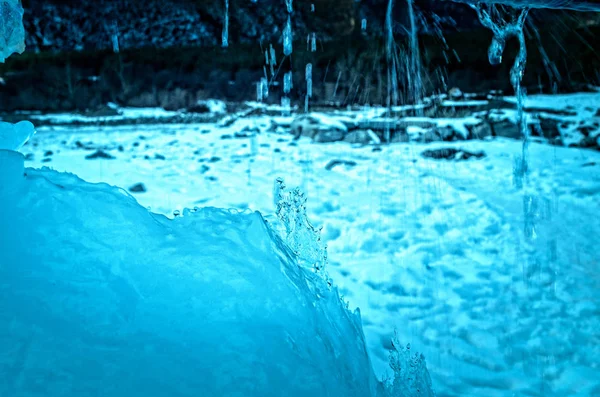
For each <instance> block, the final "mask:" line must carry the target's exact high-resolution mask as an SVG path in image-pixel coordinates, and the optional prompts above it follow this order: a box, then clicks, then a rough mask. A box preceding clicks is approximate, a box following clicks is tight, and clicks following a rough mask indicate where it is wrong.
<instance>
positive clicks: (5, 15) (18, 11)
mask: <svg viewBox="0 0 600 397" xmlns="http://www.w3.org/2000/svg"><path fill="white" fill-rule="evenodd" d="M23 51H25V28H23V7H22V6H21V2H20V1H19V0H0V63H3V62H4V61H5V60H6V58H8V57H9V56H11V55H12V54H14V53H19V54H21V53H23Z"/></svg>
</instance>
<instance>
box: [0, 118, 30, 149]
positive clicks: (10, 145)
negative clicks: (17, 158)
mask: <svg viewBox="0 0 600 397" xmlns="http://www.w3.org/2000/svg"><path fill="white" fill-rule="evenodd" d="M33 134H35V127H34V126H33V124H31V123H30V122H29V121H20V122H18V123H17V124H11V123H7V122H4V121H0V150H19V149H20V148H21V147H22V146H23V145H24V144H25V143H27V141H28V140H29V138H31V137H32V136H33Z"/></svg>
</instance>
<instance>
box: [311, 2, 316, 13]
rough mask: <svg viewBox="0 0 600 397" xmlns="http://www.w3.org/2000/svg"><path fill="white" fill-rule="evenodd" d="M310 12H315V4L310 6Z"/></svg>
mask: <svg viewBox="0 0 600 397" xmlns="http://www.w3.org/2000/svg"><path fill="white" fill-rule="evenodd" d="M310 12H315V5H314V3H312V4H311V5H310Z"/></svg>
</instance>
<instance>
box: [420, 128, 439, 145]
mask: <svg viewBox="0 0 600 397" xmlns="http://www.w3.org/2000/svg"><path fill="white" fill-rule="evenodd" d="M441 140H442V137H441V135H440V133H439V132H438V131H437V129H436V128H431V129H429V130H427V131H425V132H424V133H423V135H421V142H423V143H431V142H440V141H441Z"/></svg>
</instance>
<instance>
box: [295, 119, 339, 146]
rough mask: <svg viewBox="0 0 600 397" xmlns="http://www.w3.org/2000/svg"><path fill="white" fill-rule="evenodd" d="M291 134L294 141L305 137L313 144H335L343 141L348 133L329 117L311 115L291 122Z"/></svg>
mask: <svg viewBox="0 0 600 397" xmlns="http://www.w3.org/2000/svg"><path fill="white" fill-rule="evenodd" d="M291 132H292V134H293V135H294V139H300V137H301V136H306V137H309V138H311V139H312V140H313V141H314V142H320V143H325V142H337V141H341V140H342V139H344V137H345V136H346V134H347V133H348V127H346V125H345V124H344V123H342V122H340V121H337V120H335V119H333V118H331V117H329V116H326V115H323V114H320V113H311V114H309V115H302V116H299V117H296V118H295V119H294V121H293V122H292V125H291Z"/></svg>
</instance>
